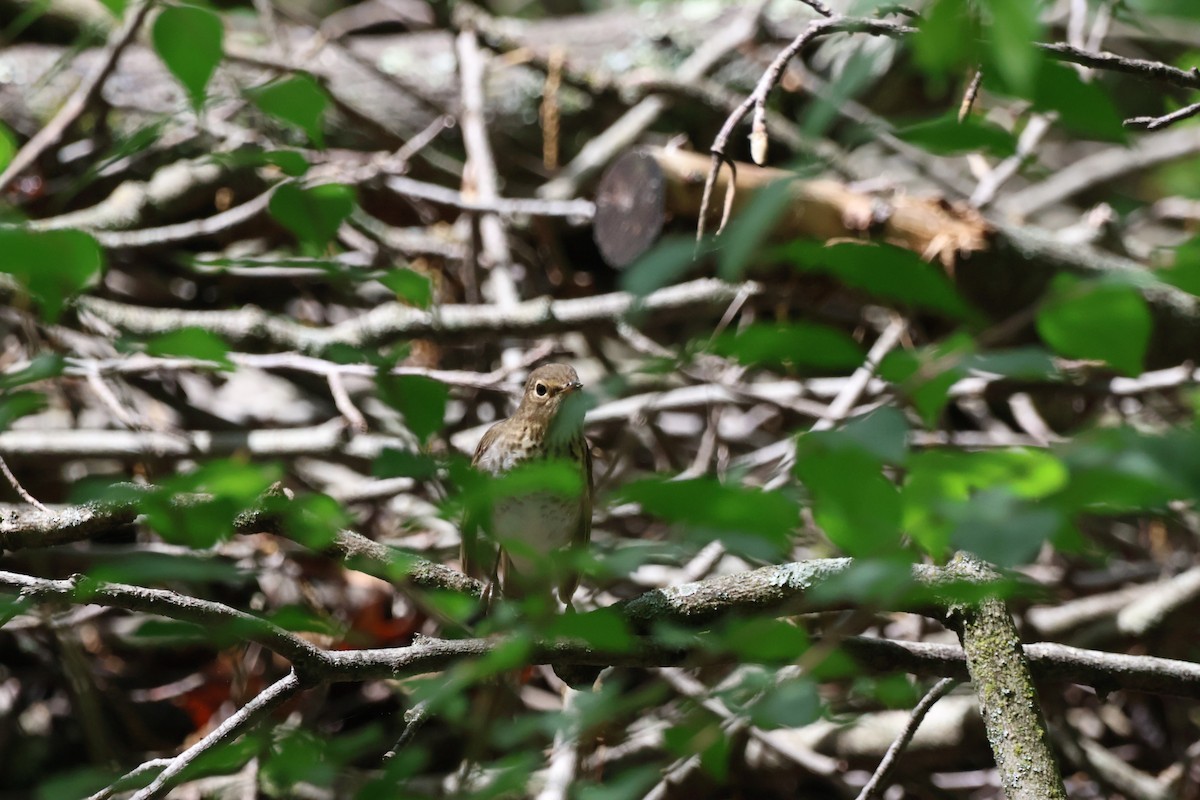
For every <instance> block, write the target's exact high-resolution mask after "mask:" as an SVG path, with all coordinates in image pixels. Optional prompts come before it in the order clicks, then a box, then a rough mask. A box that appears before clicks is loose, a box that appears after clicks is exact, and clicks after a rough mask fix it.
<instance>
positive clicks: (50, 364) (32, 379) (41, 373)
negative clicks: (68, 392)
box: [0, 353, 66, 392]
mask: <svg viewBox="0 0 1200 800" xmlns="http://www.w3.org/2000/svg"><path fill="white" fill-rule="evenodd" d="M65 365H66V361H65V360H64V359H63V357H62V356H60V355H59V354H58V353H44V354H42V355H40V356H37V357H36V358H34V359H33V360H32V361H30V362H29V363H28V364H26V365H25V366H24V367H22V368H21V369H19V370H15V371H13V372H5V373H3V374H0V390H3V391H5V392H7V391H11V390H12V389H15V388H17V387H18V386H24V385H26V384H28V383H37V382H38V381H44V380H48V379H50V378H57V377H58V376H60V375H62V371H63V367H64V366H65Z"/></svg>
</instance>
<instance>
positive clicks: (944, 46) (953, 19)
mask: <svg viewBox="0 0 1200 800" xmlns="http://www.w3.org/2000/svg"><path fill="white" fill-rule="evenodd" d="M979 30H980V26H979V19H978V17H977V16H976V15H975V14H974V13H973V9H972V8H971V5H970V3H968V2H967V0H934V2H933V3H932V4H931V5H929V6H927V7H926V8H925V10H924V13H923V14H922V15H921V21H920V23H919V24H918V26H917V33H916V35H915V36H913V37H912V46H913V55H914V57H915V59H916V62H917V66H919V67H920V68H921V69H923V70H924V71H925V72H926V73H928V74H930V75H933V76H935V77H941V76H944V75H947V74H961V73H962V72H963V71H965V69H966V68H967V67H969V66H975V65H977V64H978V63H979V62H980V56H979V53H978V45H977V44H976V43H977V42H978V40H979Z"/></svg>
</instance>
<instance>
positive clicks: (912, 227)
mask: <svg viewBox="0 0 1200 800" xmlns="http://www.w3.org/2000/svg"><path fill="white" fill-rule="evenodd" d="M710 166H711V160H710V159H709V157H708V156H704V155H701V154H699V153H692V152H685V151H682V150H666V149H643V150H636V151H632V152H630V153H626V154H625V155H624V156H622V157H621V158H619V159H617V160H616V161H615V162H614V163H613V164H612V166H610V167H609V168H608V170H607V171H606V172H605V173H604V176H603V177H602V178H601V180H600V185H599V187H598V189H597V192H596V221H595V228H594V233H595V238H596V244H597V245H599V247H600V252H601V253H602V254H603V255H604V258H605V260H606V261H608V263H609V264H611V265H612V266H614V267H625V266H628V265H629V264H630V263H632V262H633V261H634V260H635V259H636V258H637V257H638V256H639V255H641V254H642V253H644V252H646V251H647V250H649V249H650V247H651V246H652V245H653V244H654V243H655V242H656V241H658V239H659V237H660V236H661V235H662V232H663V230H664V227H665V225H666V223H667V222H668V221H669V220H672V219H677V218H679V219H685V220H687V221H688V222H689V223H690V224H692V225H694V224H695V221H696V219H697V217H698V216H699V214H700V202H701V197H702V195H703V188H704V180H705V176H706V175H707V174H708V171H709V169H710ZM730 175H731V171H730V169H729V168H728V167H722V169H721V172H720V175H719V176H718V178H717V184H716V187H715V189H714V191H713V201H712V204H711V207H710V209H709V212H710V219H709V220H708V221H709V223H710V224H709V230H712V229H713V227H715V225H716V223H717V222H718V221H719V216H720V213H721V209H722V208H723V198H724V196H725V193H726V192H727V191H728V190H729V185H730ZM780 181H786V182H787V190H786V191H787V192H788V196H789V200H790V202H789V203H788V206H787V208H786V210H785V211H784V212H783V213H782V214H781V215H780V217H779V219H778V220H777V221H776V224H775V229H774V234H775V237H776V238H778V239H794V238H798V237H809V238H815V239H823V240H832V239H844V238H853V239H860V240H869V241H878V242H886V243H888V244H894V245H896V246H898V247H903V248H905V249H906V250H912V251H914V252H916V253H918V254H920V255H921V256H922V257H923V258H925V259H928V260H931V261H932V260H937V261H939V262H941V263H942V264H943V265H944V266H945V267H946V268H947V269H952V268H953V266H954V265H955V263H956V262H957V260H958V259H959V258H960V257H962V256H967V255H970V254H971V253H975V252H980V251H983V250H986V249H987V248H988V247H989V240H990V237H991V235H992V230H991V227H990V226H989V225H988V223H987V222H986V221H985V220H984V219H983V217H982V216H981V215H980V214H979V213H978V212H977V211H975V210H974V209H972V208H969V207H967V206H965V205H962V204H950V203H947V202H945V201H943V200H941V199H938V198H924V197H914V196H910V195H904V194H897V195H894V196H891V197H885V196H881V195H877V194H871V193H868V192H862V191H856V190H855V189H854V188H852V187H849V186H847V185H845V184H844V183H841V182H838V181H834V180H825V179H817V180H805V179H801V178H799V177H798V176H796V175H795V174H794V173H791V172H787V171H785V170H781V169H770V168H766V167H756V166H753V165H751V164H742V163H739V164H737V169H736V178H735V179H734V181H733V188H734V199H733V206H732V214H733V215H734V216H736V215H737V214H738V213H739V212H741V211H742V210H743V209H745V208H746V207H747V206H748V205H749V204H750V203H751V202H752V201H753V199H754V197H755V196H756V195H757V194H758V193H759V192H760V191H762V190H763V189H765V188H766V187H767V186H770V185H772V184H776V183H779V182H780Z"/></svg>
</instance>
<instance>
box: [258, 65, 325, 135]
mask: <svg viewBox="0 0 1200 800" xmlns="http://www.w3.org/2000/svg"><path fill="white" fill-rule="evenodd" d="M247 94H248V95H249V96H250V99H251V100H252V101H254V104H255V105H256V106H258V107H259V108H261V109H262V110H263V111H265V112H266V113H268V114H270V115H271V116H273V117H275V118H276V119H280V120H283V121H284V122H287V123H290V124H292V125H295V126H296V127H298V128H300V129H301V130H303V131H304V132H305V133H306V134H308V138H309V140H311V141H312V143H313V144H315V145H316V146H317V147H321V148H323V147H324V146H325V138H324V134H323V133H322V127H321V126H322V122H323V120H324V117H325V112H326V111H327V110H328V108H329V105H330V103H329V97H328V96H327V95H326V94H325V90H324V89H322V88H321V86H320V85H319V84H318V83H317V82H316V80H314V79H313V78H312V76H311V75H306V74H303V73H301V74H297V75H292V76H290V77H287V78H281V79H280V80H277V81H272V82H271V83H268V84H267V85H266V86H261V87H258V88H255V89H251V90H250V91H248V92H247Z"/></svg>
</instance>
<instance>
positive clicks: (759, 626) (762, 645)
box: [718, 617, 809, 664]
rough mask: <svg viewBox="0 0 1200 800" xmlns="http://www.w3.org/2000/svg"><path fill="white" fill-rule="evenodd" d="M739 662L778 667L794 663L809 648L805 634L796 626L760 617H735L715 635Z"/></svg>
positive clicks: (806, 634)
mask: <svg viewBox="0 0 1200 800" xmlns="http://www.w3.org/2000/svg"><path fill="white" fill-rule="evenodd" d="M718 636H719V639H720V641H721V642H722V643H723V644H724V645H725V647H726V649H728V650H729V651H730V652H731V653H734V654H735V655H737V656H738V660H739V661H741V662H754V663H765V664H781V663H788V662H791V661H795V660H796V659H797V658H799V657H800V656H801V654H803V653H804V651H806V650H807V649H808V646H809V639H808V633H807V632H806V631H805V630H804V629H803V628H799V627H797V626H795V625H789V624H788V623H786V622H783V621H781V620H776V619H766V618H763V617H750V618H738V619H736V620H733V621H731V622H730V623H729V624H728V625H726V626H725V628H724V629H722V630H721V631H720V633H719V634H718Z"/></svg>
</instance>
